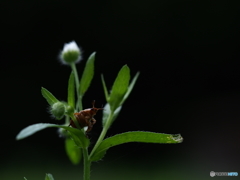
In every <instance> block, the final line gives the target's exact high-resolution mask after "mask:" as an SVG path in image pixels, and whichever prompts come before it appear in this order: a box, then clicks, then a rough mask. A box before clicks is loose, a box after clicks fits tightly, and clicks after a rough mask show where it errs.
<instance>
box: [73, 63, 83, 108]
mask: <svg viewBox="0 0 240 180" xmlns="http://www.w3.org/2000/svg"><path fill="white" fill-rule="evenodd" d="M71 68H72V70H73V73H74V77H75V84H76V91H77V105H76V109H77V111H81V110H82V97H81V95H80V93H79V78H78V72H77V68H76V64H75V63H72V64H71Z"/></svg>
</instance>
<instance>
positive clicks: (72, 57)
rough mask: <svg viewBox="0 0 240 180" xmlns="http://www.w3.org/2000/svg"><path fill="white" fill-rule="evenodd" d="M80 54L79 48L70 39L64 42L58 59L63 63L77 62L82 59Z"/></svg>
mask: <svg viewBox="0 0 240 180" xmlns="http://www.w3.org/2000/svg"><path fill="white" fill-rule="evenodd" d="M81 55H82V52H81V49H80V48H79V47H78V45H77V44H76V42H75V41H72V42H69V43H66V44H64V47H63V50H62V52H61V53H60V61H61V62H62V63H63V64H72V63H78V62H80V61H81V59H82V57H81Z"/></svg>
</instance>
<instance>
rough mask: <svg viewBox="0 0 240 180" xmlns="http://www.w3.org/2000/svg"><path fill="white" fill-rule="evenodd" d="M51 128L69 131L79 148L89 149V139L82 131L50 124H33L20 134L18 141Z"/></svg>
mask: <svg viewBox="0 0 240 180" xmlns="http://www.w3.org/2000/svg"><path fill="white" fill-rule="evenodd" d="M50 127H57V128H63V129H65V130H67V131H68V132H69V133H70V134H71V135H72V136H73V139H74V141H75V143H76V144H77V145H78V146H79V147H88V146H89V139H88V138H87V137H86V136H85V134H84V133H83V132H82V131H81V130H79V129H76V128H72V127H69V126H63V125H57V124H48V123H38V124H33V125H30V126H28V127H26V128H24V129H23V130H21V131H20V132H19V134H18V135H17V137H16V139H17V140H21V139H24V138H26V137H28V136H31V135H33V134H34V133H36V132H38V131H41V130H43V129H45V128H50Z"/></svg>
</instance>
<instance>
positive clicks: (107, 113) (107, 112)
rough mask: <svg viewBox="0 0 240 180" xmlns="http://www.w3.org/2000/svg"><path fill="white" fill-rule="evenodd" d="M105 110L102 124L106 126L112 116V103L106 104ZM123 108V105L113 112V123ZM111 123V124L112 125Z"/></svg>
mask: <svg viewBox="0 0 240 180" xmlns="http://www.w3.org/2000/svg"><path fill="white" fill-rule="evenodd" d="M103 109H104V111H103V118H102V125H103V126H104V125H105V124H106V122H107V120H108V118H109V116H110V113H111V109H110V105H109V103H107V104H106V105H105V106H104V108H103ZM121 109H122V106H119V107H118V108H117V109H116V110H115V111H114V113H113V118H112V119H111V121H112V122H111V124H112V123H113V121H114V120H115V119H116V118H117V116H118V114H119V113H120V111H121ZM111 124H110V126H111Z"/></svg>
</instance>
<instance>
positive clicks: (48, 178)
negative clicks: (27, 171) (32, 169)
mask: <svg viewBox="0 0 240 180" xmlns="http://www.w3.org/2000/svg"><path fill="white" fill-rule="evenodd" d="M45 180H54V178H53V176H52V175H51V174H46V176H45Z"/></svg>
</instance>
